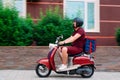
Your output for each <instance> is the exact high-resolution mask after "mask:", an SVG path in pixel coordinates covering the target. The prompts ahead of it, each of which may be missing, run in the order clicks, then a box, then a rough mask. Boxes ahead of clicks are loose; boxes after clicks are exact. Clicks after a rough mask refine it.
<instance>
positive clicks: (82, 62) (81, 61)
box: [73, 56, 94, 66]
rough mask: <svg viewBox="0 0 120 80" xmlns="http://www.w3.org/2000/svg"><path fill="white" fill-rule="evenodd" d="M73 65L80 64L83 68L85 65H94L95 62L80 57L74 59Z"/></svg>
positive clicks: (85, 57)
mask: <svg viewBox="0 0 120 80" xmlns="http://www.w3.org/2000/svg"><path fill="white" fill-rule="evenodd" d="M73 64H74V65H75V64H80V65H81V66H83V65H94V60H93V59H90V58H89V57H87V56H80V57H75V58H74V59H73Z"/></svg>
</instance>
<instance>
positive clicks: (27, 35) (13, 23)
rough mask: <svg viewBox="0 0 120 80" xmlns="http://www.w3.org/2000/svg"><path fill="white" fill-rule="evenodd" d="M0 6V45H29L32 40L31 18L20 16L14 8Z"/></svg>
mask: <svg viewBox="0 0 120 80" xmlns="http://www.w3.org/2000/svg"><path fill="white" fill-rule="evenodd" d="M0 8H1V9H0V46H26V45H30V44H31V43H32V41H33V40H32V39H33V28H32V26H33V22H32V20H31V19H30V18H27V19H25V18H20V17H19V15H18V12H17V11H16V9H14V8H12V9H10V8H3V7H0Z"/></svg>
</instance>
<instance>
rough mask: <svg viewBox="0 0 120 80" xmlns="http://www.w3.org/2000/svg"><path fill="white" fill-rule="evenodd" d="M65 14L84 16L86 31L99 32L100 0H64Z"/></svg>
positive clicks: (72, 16) (68, 15) (73, 16)
mask: <svg viewBox="0 0 120 80" xmlns="http://www.w3.org/2000/svg"><path fill="white" fill-rule="evenodd" d="M64 15H65V16H67V17H69V18H70V19H73V18H75V17H80V18H82V19H83V20H84V25H83V28H84V29H85V31H86V32H99V0H64Z"/></svg>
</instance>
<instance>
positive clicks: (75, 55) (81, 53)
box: [68, 52, 85, 57]
mask: <svg viewBox="0 0 120 80" xmlns="http://www.w3.org/2000/svg"><path fill="white" fill-rule="evenodd" d="M83 54H85V52H80V53H77V54H70V53H69V54H68V57H77V56H82V55H83Z"/></svg>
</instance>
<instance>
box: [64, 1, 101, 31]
mask: <svg viewBox="0 0 120 80" xmlns="http://www.w3.org/2000/svg"><path fill="white" fill-rule="evenodd" d="M66 1H74V2H75V1H84V2H85V19H84V26H86V25H87V3H88V2H89V3H94V26H95V27H94V29H87V27H84V29H85V31H86V32H98V33H99V32H100V16H99V15H100V12H99V11H100V7H99V5H100V0H64V1H63V4H64V5H63V15H64V16H65V13H66Z"/></svg>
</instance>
